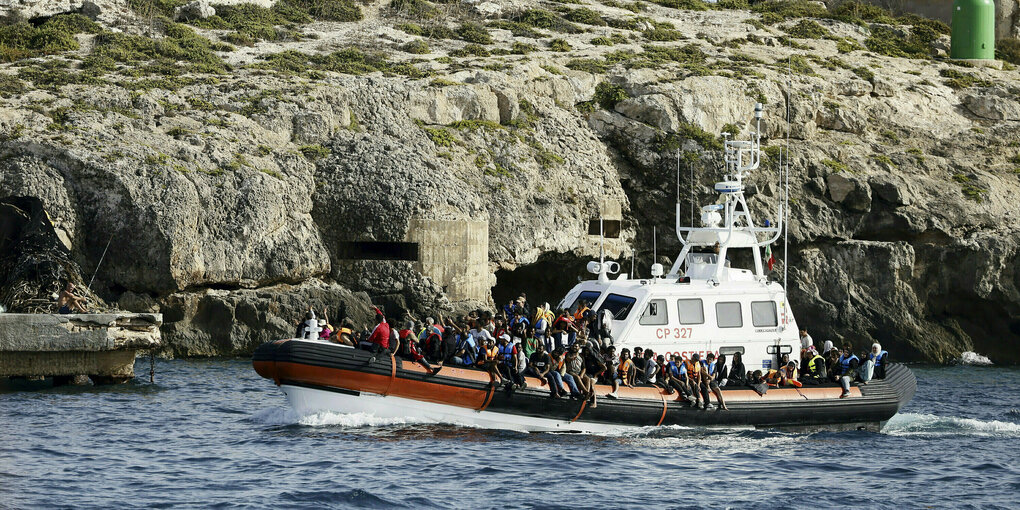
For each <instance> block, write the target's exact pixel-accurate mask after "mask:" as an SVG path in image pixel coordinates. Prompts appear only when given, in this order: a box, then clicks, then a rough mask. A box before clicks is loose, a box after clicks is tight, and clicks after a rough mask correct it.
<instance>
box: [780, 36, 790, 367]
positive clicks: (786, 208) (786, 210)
mask: <svg viewBox="0 0 1020 510" xmlns="http://www.w3.org/2000/svg"><path fill="white" fill-rule="evenodd" d="M787 45H788V46H792V45H793V44H792V41H791V40H790V39H787ZM792 91H793V51H792V48H791V51H790V52H789V59H788V60H787V67H786V160H785V163H786V166H782V167H781V168H782V172H783V173H782V175H783V179H784V184H783V220H784V221H783V292H784V293H785V292H787V286H786V285H787V277H788V273H789V268H790V264H789V255H790V250H789V244H790V125H791V122H792V119H791V118H790V117H791V113H792V111H793V110H792V107H791V103H792V102H793V92H792ZM777 352H778V351H777Z"/></svg>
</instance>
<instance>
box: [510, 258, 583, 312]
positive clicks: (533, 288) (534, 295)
mask: <svg viewBox="0 0 1020 510" xmlns="http://www.w3.org/2000/svg"><path fill="white" fill-rule="evenodd" d="M591 260H593V259H592V258H591V257H578V256H576V255H573V254H570V253H545V254H543V255H541V256H539V257H538V260H536V261H535V262H534V263H532V264H525V265H520V266H517V268H516V269H512V270H509V269H500V270H498V271H496V286H495V287H493V288H492V300H493V301H494V302H495V303H496V308H497V309H499V308H500V307H502V306H503V305H505V304H506V303H507V302H509V301H510V300H511V299H516V298H517V296H519V295H520V294H521V292H524V293H525V294H526V295H527V297H528V304H529V306H531V309H532V311H534V309H535V307H537V306H539V305H541V304H542V303H546V302H547V303H549V305H551V306H554V307H555V306H556V305H557V304H558V303H559V302H560V300H561V299H563V296H565V295H566V294H567V291H569V290H570V289H571V288H573V287H574V285H577V283H578V282H579V281H581V280H585V279H590V278H592V277H594V275H592V274H591V273H589V272H588V271H587V269H585V266H586V265H587V264H588V262H590V261H591Z"/></svg>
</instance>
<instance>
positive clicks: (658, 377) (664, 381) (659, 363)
mask: <svg viewBox="0 0 1020 510" xmlns="http://www.w3.org/2000/svg"><path fill="white" fill-rule="evenodd" d="M655 367H656V368H655V385H656V386H658V387H660V388H662V389H664V390H666V394H667V395H672V394H673V392H674V391H675V390H674V389H673V386H672V385H671V384H670V381H669V366H667V363H666V357H665V356H663V355H661V354H659V355H657V356H656V357H655Z"/></svg>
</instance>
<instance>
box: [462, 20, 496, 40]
mask: <svg viewBox="0 0 1020 510" xmlns="http://www.w3.org/2000/svg"><path fill="white" fill-rule="evenodd" d="M457 38H458V39H460V40H462V41H467V42H469V43H475V44H492V35H490V34H489V31H488V30H486V29H485V27H483V26H481V25H479V24H478V23H464V24H463V25H461V26H460V27H458V28H457Z"/></svg>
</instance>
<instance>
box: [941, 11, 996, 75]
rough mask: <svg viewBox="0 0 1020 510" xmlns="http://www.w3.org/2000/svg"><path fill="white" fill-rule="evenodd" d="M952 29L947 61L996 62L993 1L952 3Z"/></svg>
mask: <svg viewBox="0 0 1020 510" xmlns="http://www.w3.org/2000/svg"><path fill="white" fill-rule="evenodd" d="M952 28H953V36H952V37H953V42H952V46H951V48H950V50H949V56H950V58H954V59H961V60H994V59H995V3H994V2H993V1H992V0H955V1H954V2H953V27H952Z"/></svg>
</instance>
